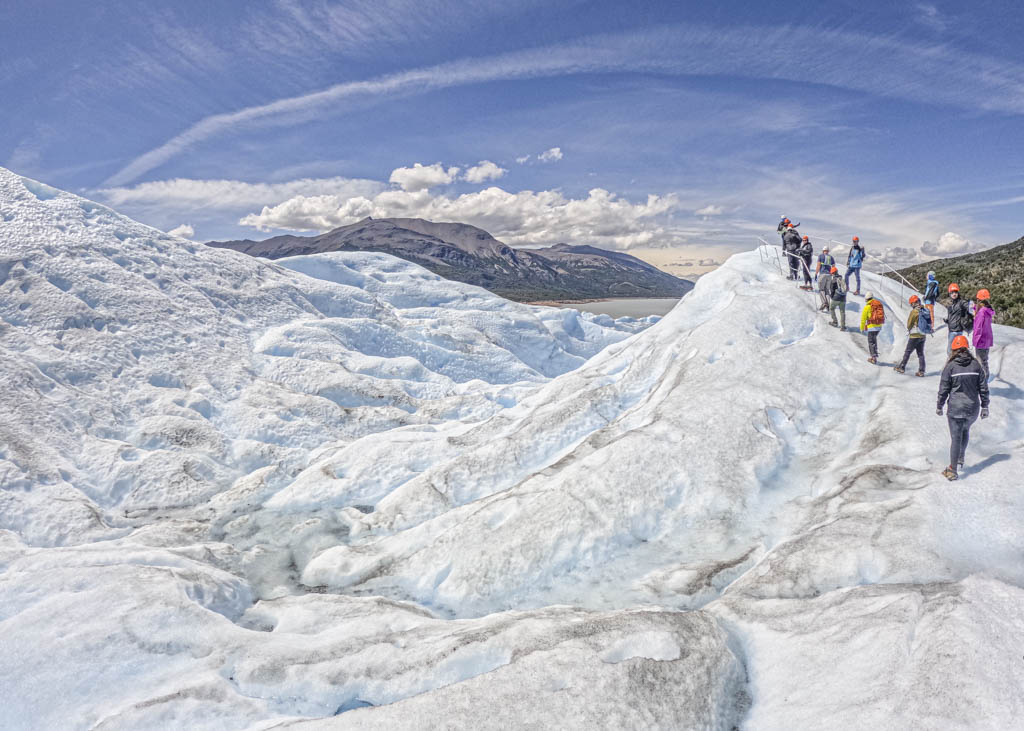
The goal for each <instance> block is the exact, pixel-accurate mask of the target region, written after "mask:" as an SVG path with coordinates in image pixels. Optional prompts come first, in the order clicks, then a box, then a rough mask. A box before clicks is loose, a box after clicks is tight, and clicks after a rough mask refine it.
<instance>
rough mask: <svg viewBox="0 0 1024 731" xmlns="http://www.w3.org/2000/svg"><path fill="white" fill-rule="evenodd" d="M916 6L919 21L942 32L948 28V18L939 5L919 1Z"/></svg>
mask: <svg viewBox="0 0 1024 731" xmlns="http://www.w3.org/2000/svg"><path fill="white" fill-rule="evenodd" d="M915 7H916V8H917V22H918V23H920V24H921V25H924V26H927V27H928V28H931V29H932V30H934V31H938V32H940V33H941V32H942V31H945V30H946V19H945V18H944V17H943V16H942V13H940V12H939V9H938V8H937V7H935V6H934V5H932V4H931V3H918V4H917V5H916V6H915Z"/></svg>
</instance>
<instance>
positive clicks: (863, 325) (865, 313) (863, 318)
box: [860, 302, 871, 330]
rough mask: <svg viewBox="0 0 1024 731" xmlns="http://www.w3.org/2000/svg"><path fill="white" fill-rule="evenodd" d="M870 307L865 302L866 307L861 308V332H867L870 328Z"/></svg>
mask: <svg viewBox="0 0 1024 731" xmlns="http://www.w3.org/2000/svg"><path fill="white" fill-rule="evenodd" d="M870 306H871V305H870V304H868V303H867V302H865V303H864V306H863V307H861V308H860V329H861V330H867V328H868V308H869V307H870Z"/></svg>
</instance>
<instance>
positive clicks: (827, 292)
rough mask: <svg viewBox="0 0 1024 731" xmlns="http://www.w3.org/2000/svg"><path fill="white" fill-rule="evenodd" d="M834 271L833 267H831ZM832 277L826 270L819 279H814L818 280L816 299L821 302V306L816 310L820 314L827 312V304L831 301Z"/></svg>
mask: <svg viewBox="0 0 1024 731" xmlns="http://www.w3.org/2000/svg"><path fill="white" fill-rule="evenodd" d="M832 269H835V267H832ZM833 276H834V275H833V274H832V272H831V271H830V270H826V271H825V273H824V274H822V275H821V277H815V279H817V280H818V298H819V299H820V300H821V305H819V306H818V309H819V310H821V311H822V312H828V304H829V301H830V300H831V299H832V281H833V280H832V277H833Z"/></svg>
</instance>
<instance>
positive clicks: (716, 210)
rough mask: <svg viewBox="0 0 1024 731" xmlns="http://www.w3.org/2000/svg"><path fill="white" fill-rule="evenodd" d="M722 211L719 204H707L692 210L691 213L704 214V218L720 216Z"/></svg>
mask: <svg viewBox="0 0 1024 731" xmlns="http://www.w3.org/2000/svg"><path fill="white" fill-rule="evenodd" d="M723 212H724V211H723V209H722V207H721V206H714V205H709V206H704V207H703V208H699V209H697V210H696V211H694V212H693V215H695V216H704V217H705V218H706V217H707V216H721V215H722V213H723Z"/></svg>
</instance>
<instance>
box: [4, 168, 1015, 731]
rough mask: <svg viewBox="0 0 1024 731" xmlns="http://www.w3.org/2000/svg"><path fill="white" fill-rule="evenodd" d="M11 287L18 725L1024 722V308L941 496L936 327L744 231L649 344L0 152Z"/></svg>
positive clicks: (11, 648) (9, 461) (10, 566)
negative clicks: (875, 327) (206, 231)
mask: <svg viewBox="0 0 1024 731" xmlns="http://www.w3.org/2000/svg"><path fill="white" fill-rule="evenodd" d="M867 276H868V286H869V287H872V288H875V291H876V292H880V293H881V295H882V297H883V299H884V300H885V301H886V304H887V305H888V306H889V318H890V322H889V324H888V325H887V326H886V328H885V330H884V332H883V334H882V350H883V358H882V359H883V361H885V362H886V363H890V364H891V362H892V361H893V360H894V358H895V357H897V356H898V355H899V354H900V353H901V352H902V346H903V340H904V337H905V336H904V334H903V332H902V326H901V322H902V320H903V319H904V318H905V316H906V309H905V306H904V305H903V304H902V302H900V301H898V299H897V296H896V295H897V292H898V288H895V287H894V286H892V285H891V284H888V283H886V282H885V281H883V280H879V279H877V278H876V277H874V276H873V275H867ZM0 294H2V295H3V297H2V299H0V345H2V348H3V360H2V361H0V378H2V380H3V383H2V385H3V388H2V391H0V392H2V393H3V398H4V400H5V407H6V408H7V414H8V416H7V418H6V419H4V420H3V421H0V487H2V489H0V501H2V502H0V631H2V632H3V637H4V638H5V653H2V654H0V673H2V674H3V677H5V678H8V679H13V680H9V681H7V682H5V683H4V684H3V685H2V686H0V726H3V727H4V728H8V727H10V728H39V727H61V728H103V729H113V728H139V727H188V728H218V729H220V728H272V727H273V728H279V727H291V726H297V727H303V726H315V727H324V728H349V727H351V728H403V727H443V726H450V727H473V728H507V727H509V726H516V725H518V726H535V727H562V728H573V727H575V728H593V727H608V726H614V727H626V728H722V729H730V728H733V727H745V728H757V729H762V728H778V729H793V728H807V727H814V728H819V727H827V728H863V727H865V726H878V727H914V728H935V729H939V728H941V729H947V728H968V727H984V728H1010V727H1013V726H1014V724H1015V723H1016V720H1017V719H1019V718H1020V717H1024V701H1022V699H1021V697H1020V694H1019V692H1016V689H1019V688H1020V687H1024V666H1022V665H1021V663H1020V655H1021V652H1020V649H1019V648H1020V647H1021V645H1022V642H1024V591H1022V589H1021V588H1020V587H1021V586H1024V560H1022V556H1024V529H1022V528H1021V525H1024V520H1022V519H1024V495H1022V491H1021V489H1020V487H1019V482H1020V481H1019V478H1018V475H1019V474H1020V472H1021V461H1022V450H1021V446H1022V444H1024V442H1022V435H1024V423H1022V418H1024V417H1022V413H1024V412H1022V410H1021V409H1020V401H1021V400H1024V359H1022V357H1021V356H1022V350H1024V337H1022V336H1021V334H1020V333H1019V331H1016V330H1013V329H1011V328H997V332H996V341H997V347H996V349H995V350H994V351H993V353H992V366H993V368H992V376H991V384H990V385H991V389H992V395H993V404H992V417H991V418H990V419H988V420H987V421H985V422H979V423H978V424H977V425H976V426H975V427H974V430H973V432H972V442H971V447H970V450H969V452H968V468H967V470H966V471H965V474H964V477H963V478H962V479H961V481H960V482H957V483H947V482H946V481H945V480H944V479H943V478H941V476H939V474H938V472H939V470H941V468H942V467H943V466H944V465H945V454H946V450H947V436H946V426H945V419H943V418H940V417H938V416H936V415H935V408H934V403H935V401H934V400H935V391H936V387H937V377H936V376H937V373H938V371H939V369H940V368H941V365H942V361H943V356H944V354H943V346H944V340H943V333H940V334H939V335H937V336H936V337H935V338H933V339H931V340H929V342H928V346H927V355H928V359H929V368H928V377H926V378H922V379H915V378H912V377H906V376H898V375H896V374H894V373H893V372H892V371H891V370H890V369H888V368H884V367H883V368H876V367H871V366H870V365H868V364H867V363H866V362H865V355H866V354H865V352H864V351H865V343H864V339H863V337H862V336H860V335H859V334H856V333H841V332H839V331H838V330H836V329H833V328H830V327H828V326H827V324H826V321H825V319H824V318H823V316H821V315H820V314H819V313H817V312H816V310H815V305H814V302H815V300H816V296H814V295H808V294H807V293H804V292H802V291H800V290H798V289H796V288H795V287H794V286H793V285H792V283H790V282H788V281H786V280H785V279H784V278H783V277H782V276H781V275H780V274H779V273H778V272H777V271H775V270H772V269H769V268H765V267H764V266H762V264H761V263H760V261H759V259H758V257H757V255H756V254H750V255H740V256H737V257H733V258H732V259H730V260H729V261H728V262H727V263H726V265H725V266H723V267H722V268H721V269H719V270H717V271H716V272H714V273H712V274H709V275H707V276H705V277H704V278H702V279H701V280H700V281H699V283H698V285H697V288H696V289H695V290H694V291H693V292H692V293H691V294H690V295H688V296H687V298H685V299H684V300H683V301H682V302H681V303H680V305H678V306H677V307H676V309H675V310H674V311H673V312H672V313H670V314H669V315H668V316H667V317H666V318H664V319H662V320H661V321H660V322H658V323H657V324H656V325H654V326H653V327H649V328H647V329H644V327H645V326H646V325H647V324H649V323H636V322H632V323H630V322H623V321H620V322H618V323H613V322H612V321H610V320H608V319H607V318H603V319H602V318H593V317H587V316H580V315H578V314H576V313H572V312H567V311H558V310H541V309H537V308H529V307H524V306H521V305H514V304H511V303H507V302H505V301H503V300H500V299H498V298H495V297H493V296H492V295H489V294H488V293H486V292H484V291H482V290H479V289H476V288H472V287H465V286H462V285H458V284H453V283H450V282H445V281H443V280H440V279H438V278H436V277H434V276H433V275H430V274H427V273H426V272H424V271H423V270H421V269H418V268H416V267H414V266H411V265H409V264H406V263H404V262H400V261H398V260H395V259H391V258H389V257H382V256H375V255H355V256H340V255H326V256H313V257H296V258H294V259H291V260H285V261H282V262H278V263H276V264H268V263H266V262H261V261H257V260H253V259H247V258H245V257H242V256H240V255H237V254H234V253H233V252H224V251H216V250H208V249H205V248H203V247H197V246H195V245H193V244H191V243H188V242H184V241H182V240H179V239H174V238H171V237H167V236H165V235H162V234H159V233H158V232H154V231H153V230H152V229H149V228H147V227H144V226H141V225H139V224H137V223H134V222H131V221H129V220H127V219H124V218H122V217H120V216H118V215H117V214H114V213H112V212H110V211H108V210H107V209H104V208H102V207H98V206H96V205H95V204H91V203H88V202H86V201H83V200H82V199H80V198H76V197H75V196H71V195H69V194H64V193H60V192H59V191H55V190H53V189H50V188H46V187H45V186H42V185H40V184H38V183H35V182H33V181H26V180H24V179H21V178H19V177H17V176H15V175H13V174H10V173H8V172H6V171H0ZM859 306H860V301H859V300H857V299H856V298H851V301H850V303H849V304H848V322H856V319H857V316H858V314H859V313H858V309H859ZM633 333H637V334H635V335H634V334H633Z"/></svg>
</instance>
